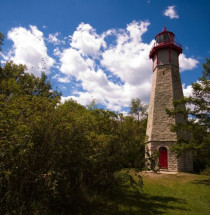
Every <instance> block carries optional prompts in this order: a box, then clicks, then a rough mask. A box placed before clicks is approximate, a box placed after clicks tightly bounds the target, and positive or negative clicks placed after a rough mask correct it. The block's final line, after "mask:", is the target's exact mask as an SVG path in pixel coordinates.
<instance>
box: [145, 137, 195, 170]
mask: <svg viewBox="0 0 210 215" xmlns="http://www.w3.org/2000/svg"><path fill="white" fill-rule="evenodd" d="M173 144H175V142H173V141H172V142H166V141H152V142H148V143H147V147H148V149H149V153H150V154H152V153H153V152H154V151H155V150H156V151H157V152H158V151H159V148H160V147H166V148H167V153H168V169H166V171H170V172H178V171H180V172H192V171H193V156H192V153H191V152H183V153H182V154H181V156H180V157H177V156H176V154H175V153H174V152H172V150H171V148H172V146H173Z"/></svg>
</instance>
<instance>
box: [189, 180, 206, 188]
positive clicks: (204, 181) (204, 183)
mask: <svg viewBox="0 0 210 215" xmlns="http://www.w3.org/2000/svg"><path fill="white" fill-rule="evenodd" d="M191 183H192V184H203V185H208V186H210V179H207V180H206V179H205V180H195V181H193V182H191Z"/></svg>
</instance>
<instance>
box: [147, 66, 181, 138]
mask: <svg viewBox="0 0 210 215" xmlns="http://www.w3.org/2000/svg"><path fill="white" fill-rule="evenodd" d="M182 97H183V92H182V85H181V79H180V74H179V68H178V67H175V66H172V65H164V66H158V67H156V68H155V70H154V74H153V82H152V92H151V97H150V107H149V115H148V124H147V136H148V141H176V140H177V135H176V133H174V132H171V130H170V128H171V125H172V124H175V120H178V121H179V122H181V121H182V120H184V118H183V116H181V115H180V116H177V117H176V118H175V119H174V118H173V117H169V116H168V114H167V113H166V111H165V108H168V109H172V110H173V109H174V106H173V100H174V99H175V100H177V99H181V98H182Z"/></svg>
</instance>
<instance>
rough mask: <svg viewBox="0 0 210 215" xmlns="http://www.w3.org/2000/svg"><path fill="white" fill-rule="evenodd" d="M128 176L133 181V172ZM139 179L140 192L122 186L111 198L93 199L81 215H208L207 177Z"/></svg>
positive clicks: (134, 186) (150, 175)
mask: <svg viewBox="0 0 210 215" xmlns="http://www.w3.org/2000/svg"><path fill="white" fill-rule="evenodd" d="M131 174H132V175H133V176H134V178H136V179H137V176H135V173H134V172H132V171H131ZM140 175H141V176H142V177H143V182H144V187H143V192H142V191H141V190H140V187H139V186H138V185H137V184H131V183H128V182H127V183H124V184H122V185H121V187H119V188H118V189H116V190H113V191H112V193H111V194H106V195H105V194H104V195H103V197H100V198H96V199H95V200H94V201H93V203H92V205H91V207H90V208H87V210H86V212H85V213H84V214H91V215H105V214H107V215H128V214H129V215H141V214H142V215H152V214H164V215H176V214H180V215H187V214H189V215H209V214H210V177H209V176H203V175H196V174H186V173H179V174H176V175H165V174H154V173H140ZM81 214H83V213H81Z"/></svg>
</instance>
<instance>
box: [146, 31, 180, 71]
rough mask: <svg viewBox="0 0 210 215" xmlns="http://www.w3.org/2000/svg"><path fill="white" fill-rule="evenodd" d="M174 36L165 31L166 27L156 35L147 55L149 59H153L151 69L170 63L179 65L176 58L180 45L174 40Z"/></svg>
mask: <svg viewBox="0 0 210 215" xmlns="http://www.w3.org/2000/svg"><path fill="white" fill-rule="evenodd" d="M174 38H175V35H174V33H173V32H171V31H167V29H166V27H164V28H163V31H162V32H160V33H159V34H157V35H156V37H155V44H154V46H153V48H152V50H151V51H150V55H149V57H150V59H152V60H153V70H154V69H155V68H156V66H159V65H166V64H172V65H174V66H177V67H178V66H179V60H178V58H179V55H180V54H181V53H182V46H181V44H179V43H177V42H175V39H174Z"/></svg>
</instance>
